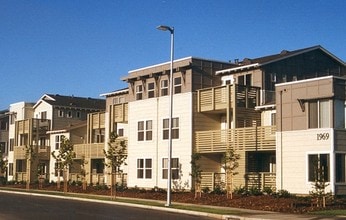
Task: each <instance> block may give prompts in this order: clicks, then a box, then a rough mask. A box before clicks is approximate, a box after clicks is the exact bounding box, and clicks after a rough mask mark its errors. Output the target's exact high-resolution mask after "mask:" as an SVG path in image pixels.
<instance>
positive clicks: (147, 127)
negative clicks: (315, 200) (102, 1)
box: [105, 46, 346, 194]
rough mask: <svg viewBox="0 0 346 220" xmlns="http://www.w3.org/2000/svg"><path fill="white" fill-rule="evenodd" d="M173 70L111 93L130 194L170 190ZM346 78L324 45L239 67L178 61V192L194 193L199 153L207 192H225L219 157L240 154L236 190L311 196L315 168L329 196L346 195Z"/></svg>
mask: <svg viewBox="0 0 346 220" xmlns="http://www.w3.org/2000/svg"><path fill="white" fill-rule="evenodd" d="M169 70H170V69H169V63H164V64H159V65H155V66H149V67H146V68H142V69H138V70H133V71H130V72H129V74H128V76H126V77H124V78H123V80H124V81H126V82H128V85H129V87H128V89H125V90H121V92H118V93H109V94H106V95H105V96H106V97H107V109H106V133H107V132H111V131H117V129H118V125H120V123H124V124H126V126H125V129H127V132H126V136H127V138H128V163H127V164H128V165H127V173H128V179H127V181H128V186H129V187H134V186H138V187H147V188H151V187H154V186H158V187H163V188H165V187H166V184H167V168H168V166H167V156H168V123H167V122H168V114H169V99H168V96H167V95H168V87H169V83H170V82H169V79H168V76H169ZM345 75H346V68H345V63H344V62H343V61H342V60H340V59H339V58H337V57H336V56H334V55H333V54H331V53H330V52H328V51H327V50H325V49H324V48H323V47H321V46H314V47H310V48H304V49H299V50H295V51H287V50H284V51H282V52H281V53H279V54H274V55H270V56H265V57H260V58H256V59H248V58H246V59H244V60H243V61H241V62H239V61H237V62H235V63H222V62H216V61H208V60H204V59H198V58H193V57H189V58H184V59H180V60H176V61H175V62H174V73H173V78H174V80H173V82H172V83H173V87H174V94H173V100H174V101H173V127H172V130H173V131H172V138H173V147H172V149H173V150H172V158H173V159H172V178H173V187H174V188H188V189H189V188H191V187H192V182H193V180H192V179H191V177H190V175H189V174H190V172H191V165H190V162H191V154H192V153H193V152H197V153H200V154H201V155H202V157H201V159H200V160H199V161H198V163H199V164H200V165H201V168H202V170H203V172H202V177H203V178H202V187H209V188H210V189H212V188H214V187H216V186H218V185H220V186H222V184H221V183H222V182H224V181H225V170H223V168H222V156H223V155H224V153H225V152H226V151H227V150H228V149H234V150H235V151H236V153H238V154H239V155H240V159H239V167H238V168H237V172H239V174H238V175H236V176H235V179H234V184H235V185H236V186H245V187H252V186H254V187H258V188H261V189H263V188H265V187H272V188H274V189H286V190H289V191H290V192H292V193H303V194H306V193H308V192H309V191H310V190H311V189H312V183H313V179H314V175H315V174H313V173H314V171H313V170H314V169H317V168H323V169H324V170H325V175H326V180H327V181H328V182H329V183H330V187H329V188H330V190H332V192H333V193H335V194H346V191H345V186H346V183H345V162H344V161H345V150H346V148H345V147H344V145H343V141H342V140H343V137H346V136H345V135H344V130H345V122H344V121H345V116H344V114H345V107H344V103H345V92H344V89H345V88H344V86H345V83H344V79H346V78H345ZM120 97H122V100H123V101H122V102H119V100H120ZM115 100H117V101H115ZM320 100H322V101H320ZM281 109H283V110H282V111H281ZM325 109H328V111H327V110H325ZM320 111H323V114H326V115H327V116H326V115H324V116H321V113H320ZM312 114H315V116H312ZM316 114H317V115H316ZM125 115H126V119H125ZM120 116H121V117H120ZM117 117H119V121H118V122H119V124H117V123H116V121H115V118H117ZM326 118H328V120H329V121H328V123H327V122H325V121H326V120H327V119H326ZM281 121H282V123H281ZM319 123H322V124H323V127H318V126H320V125H319ZM307 137H309V138H307ZM313 137H314V138H315V140H312V139H311V138H313ZM304 138H305V139H304ZM304 140H305V141H304ZM307 141H308V142H307ZM327 142H328V144H327ZM318 144H319V145H321V144H322V145H323V147H321V148H318V147H317V146H318ZM296 160H299V162H298V161H296ZM315 161H318V165H315ZM312 164H314V165H312ZM327 164H328V166H327ZM298 165H299V166H298ZM297 166H298V167H297ZM298 170H299V172H298ZM327 177H328V178H327ZM297 183H299V185H297Z"/></svg>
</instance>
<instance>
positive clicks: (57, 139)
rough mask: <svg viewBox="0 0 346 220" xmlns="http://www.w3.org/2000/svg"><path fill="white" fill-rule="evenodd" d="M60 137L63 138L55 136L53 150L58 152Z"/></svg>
mask: <svg viewBox="0 0 346 220" xmlns="http://www.w3.org/2000/svg"><path fill="white" fill-rule="evenodd" d="M62 137H63V135H57V136H55V150H58V149H59V148H60V144H61V141H62Z"/></svg>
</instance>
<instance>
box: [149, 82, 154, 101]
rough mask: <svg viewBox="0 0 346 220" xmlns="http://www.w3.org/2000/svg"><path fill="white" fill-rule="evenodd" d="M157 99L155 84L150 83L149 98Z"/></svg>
mask: <svg viewBox="0 0 346 220" xmlns="http://www.w3.org/2000/svg"><path fill="white" fill-rule="evenodd" d="M154 97H155V83H153V82H151V83H148V98H154Z"/></svg>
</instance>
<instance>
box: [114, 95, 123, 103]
mask: <svg viewBox="0 0 346 220" xmlns="http://www.w3.org/2000/svg"><path fill="white" fill-rule="evenodd" d="M121 103H125V97H124V96H119V97H114V98H113V104H114V105H116V104H121Z"/></svg>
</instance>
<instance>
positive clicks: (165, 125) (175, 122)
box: [162, 118, 179, 140]
mask: <svg viewBox="0 0 346 220" xmlns="http://www.w3.org/2000/svg"><path fill="white" fill-rule="evenodd" d="M162 130H163V139H164V140H166V139H168V138H169V119H163V128H162ZM178 138H179V118H172V139H178Z"/></svg>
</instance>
